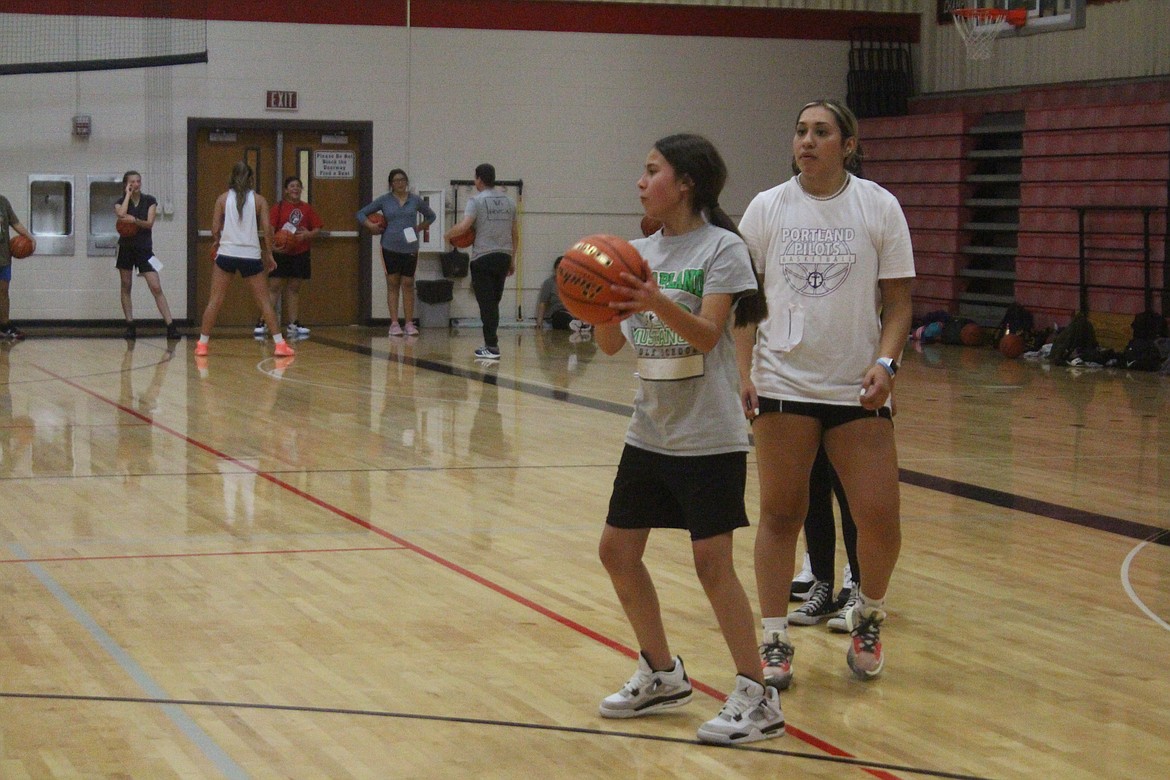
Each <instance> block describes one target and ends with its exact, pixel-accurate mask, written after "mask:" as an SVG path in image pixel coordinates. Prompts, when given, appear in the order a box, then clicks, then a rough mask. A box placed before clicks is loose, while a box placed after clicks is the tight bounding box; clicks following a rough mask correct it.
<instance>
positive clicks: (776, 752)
mask: <svg viewBox="0 0 1170 780" xmlns="http://www.w3.org/2000/svg"><path fill="white" fill-rule="evenodd" d="M0 699H35V700H41V701H73V702H98V703H103V704H108V703H122V704H151V705H160V704H161V705H171V706H176V705H177V706H184V707H210V708H216V707H222V708H227V709H240V710H272V711H276V712H292V713H306V714H313V715H352V716H357V717H366V718H394V719H397V720H421V721H430V722H434V723H458V724H466V725H472V726H495V727H500V728H511V729H528V730H530V731H550V732H556V733H561V734H584V735H589V736H598V737H612V738H617V739H634V740H643V741H647V742H668V743H673V744H678V745H694V746H697V747H709V748H715V749H722V750H742V751H748V752H752V753H761V754H764V755H770V756H786V757H788V758H800V759H806V760H808V761H820V762H822V763H830V764H843V765H846V766H851V767H856V768H858V769H873V770H879V771H887V772H902V773H905V774H913V775H920V776H922V777H940V778H947V779H948V780H990V778H987V777H984V776H982V775H968V774H961V773H958V772H944V771H941V770H937V769H924V768H921V767H914V766H906V765H902V764H887V763H880V762H874V761H863V760H862V759H859V758H844V757H840V756H825V755H815V754H812V753H802V752H800V751H797V750H782V749H780V748H769V747H763V746H759V745H755V744H751V745H726V746H725V745H709V744H707V743H705V742H700V741H699V740H697V739H682V738H680V737H664V736H661V735H655V734H635V733H632V732H628V731H608V730H606V729H592V728H585V727H582V726H553V725H550V724H547V723H523V722H520V721H510V720H490V719H487V718H465V717H456V716H453V715H420V714H418V713H413V712H391V711H387V710H362V709H351V708H348V707H310V706H300V705H291V704H257V703H251V702H232V701H201V700H198V699H153V698H150V697H140V696H84V695H80V694H78V695H74V694H64V693H16V692H11V691H0Z"/></svg>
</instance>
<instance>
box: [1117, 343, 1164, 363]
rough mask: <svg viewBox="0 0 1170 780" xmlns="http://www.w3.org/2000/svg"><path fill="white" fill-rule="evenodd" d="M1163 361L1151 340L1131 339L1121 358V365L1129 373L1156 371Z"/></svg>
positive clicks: (1159, 351)
mask: <svg viewBox="0 0 1170 780" xmlns="http://www.w3.org/2000/svg"><path fill="white" fill-rule="evenodd" d="M1164 362H1165V359H1164V358H1163V357H1162V351H1161V350H1159V349H1158V343H1157V342H1156V341H1154V340H1153V339H1136V338H1135V339H1132V340H1131V341H1130V342H1129V344H1127V345H1126V347H1125V352H1123V353H1122V356H1121V364H1122V366H1124V367H1125V368H1128V369H1129V370H1130V371H1157V370H1158V369H1159V368H1161V367H1162V363H1164Z"/></svg>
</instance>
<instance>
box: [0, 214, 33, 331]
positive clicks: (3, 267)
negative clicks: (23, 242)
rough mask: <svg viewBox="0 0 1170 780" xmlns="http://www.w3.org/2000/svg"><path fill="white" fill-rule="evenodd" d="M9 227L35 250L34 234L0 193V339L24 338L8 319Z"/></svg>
mask: <svg viewBox="0 0 1170 780" xmlns="http://www.w3.org/2000/svg"><path fill="white" fill-rule="evenodd" d="M9 228H11V229H12V230H14V231H16V233H17V234H19V235H22V236H24V237H25V238H27V239H28V240H29V241H30V242H31V243H32V251H34V252H35V251H36V249H37V239H36V236H34V235H33V234H32V232H31V231H30V230H29V229H28V228H26V227H25V226H24V225H22V224H21V223H20V218H19V217H17V216H16V212H15V211H13V210H12V204H11V203H9V202H8V198H6V197H4V196H3V195H0V339H11V340H13V341H20V340H21V339H23V338H24V331H22V330H21V329H20V328H18V327H16V326H15V325H13V324H12V321H11V320H9V319H8V307H9V299H8V285H9V284H10V283H11V282H12V254H11V252H10V251H9V249H8V241H9V238H10V237H9V235H8V230H9Z"/></svg>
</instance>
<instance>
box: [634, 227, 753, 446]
mask: <svg viewBox="0 0 1170 780" xmlns="http://www.w3.org/2000/svg"><path fill="white" fill-rule="evenodd" d="M631 243H632V244H633V245H634V247H635V248H637V250H638V251H639V252H641V253H642V257H644V258H645V259H646V262H647V263H648V264H649V265H650V270H651V272H653V274H654V276H655V279H656V280H657V282H658V286H659V288H661V289H662V291H663V292H665V293H666V295H667V296H669V297H670V298H671V300H673V301H674V302H675V303H677V304H678V305H680V306H682V307H683V308H685V309H686V310H687V311H690V312H692V313H697V312H698V311H699V308H700V306H701V305H702V302H703V296H704V295H711V294H713V293H727V294H730V295H731V296H732V297H733V298H735V299H738V298H739V297H740V296H741V294H743V293H749V294H751V293H752V292H754V291H755V289H756V278H755V274H754V273H753V272H752V262H751V258H750V257H749V255H748V250H747V245H746V244H744V242H743V239H741V238H740V237H739V236H737V235H736V234H735V233H732V232H731V231H729V230H724V229H723V228H719V227H715V226H714V225H710V224H708V225H704V226H703V227H701V228H698V229H697V230H692V231H691V232H689V233H686V234H684V235H681V236H664V235H663V234H662V233H661V232H658V233H655V234H654V235H652V236H650V237H649V238H641V239H638V240H636V241H632V242H631ZM734 311H735V308H734V305H733V306H732V313H731V314H730V315H729V316H728V318H727V323H726V324H725V325H724V328H723V335H722V336H721V337H720V338H719V341H718V343H716V345H715V348H714V349H712V350H711V351H710V352H708V353H706V354H703V353H702V352H700V351H699V350H697V349H695V348H694V347H692V346H691V345H690V344H689V343H688V342H686V341H684V340H683V339H682V338H681V337H680V336H679V335H678V334H676V333H675V332H674V331H672V330H670V329H669V328H667V327H666V326H665V325H663V324H662V322H661V321H660V320H659V319H658V317H657V316H655V315H654V314H653V313H651V312H640V313H638V314H635V315H634V316H632V317H629V318H628V319H626V320H625V321H624V322H623V323H622V332H623V333H624V334H625V336H626V339H627V340H628V341H629V342H630V344H631V345H633V347H634V351H635V353H636V354H637V356H638V375H639V378H640V380H641V381H639V382H638V393H637V396H636V397H635V398H634V416H633V418H632V419H631V420H630V427H629V430H627V431H626V443H627V444H630V445H633V446H635V447H639V448H641V449H644V450H650V451H651V452H657V453H661V454H665V455H690V456H695V455H718V454H722V453H726V452H746V451H747V450H748V449H749V445H748V424H747V420H745V419H744V416H743V411H742V409H741V407H740V401H739V369H738V368H737V367H736V363H735V341H734V339H733V337H732V335H731V327H732V324H733V322H734Z"/></svg>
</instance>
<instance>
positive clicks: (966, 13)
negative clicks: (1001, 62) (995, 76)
mask: <svg viewBox="0 0 1170 780" xmlns="http://www.w3.org/2000/svg"><path fill="white" fill-rule="evenodd" d="M1007 16H1008V12H1007V10H1006V9H1001V8H956V9H954V10H953V11H951V18H952V19H954V20H955V29H956V30H958V31H959V36H960V37H961V38H962V39H963V44H964V45H966V47H967V59H970V60H989V59H991V46H992V44H993V43H995V39H996V38H997V37H999V31H1000V30H1001V29H1003V27H1002V23H1003V22H1005V21H1007Z"/></svg>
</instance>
